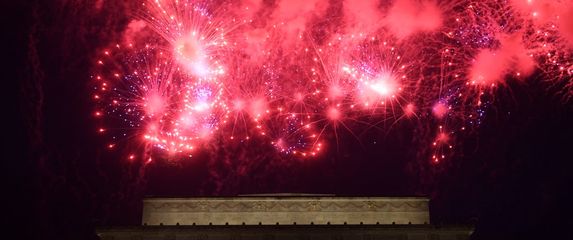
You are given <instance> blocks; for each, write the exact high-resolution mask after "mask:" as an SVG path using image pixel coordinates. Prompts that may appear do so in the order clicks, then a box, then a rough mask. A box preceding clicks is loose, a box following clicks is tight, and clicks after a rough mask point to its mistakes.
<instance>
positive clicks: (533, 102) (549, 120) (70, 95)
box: [2, 0, 573, 239]
mask: <svg viewBox="0 0 573 240" xmlns="http://www.w3.org/2000/svg"><path fill="white" fill-rule="evenodd" d="M14 2H15V1H14ZM14 2H10V3H2V5H7V6H6V7H5V6H2V9H5V11H6V13H5V14H2V23H3V24H5V25H7V27H6V28H4V31H5V33H6V34H3V36H5V37H8V39H5V40H6V43H7V44H3V47H4V52H5V53H8V55H7V56H5V60H6V61H5V63H6V62H7V64H8V65H4V67H6V69H5V70H4V71H5V72H6V70H7V73H8V75H4V76H5V77H4V79H3V81H4V82H5V83H6V84H7V85H5V86H8V88H5V90H7V94H4V96H6V100H4V101H5V103H6V105H7V106H8V111H7V113H5V114H3V115H4V118H5V119H6V118H9V119H8V123H5V125H4V128H5V132H8V133H10V136H11V137H9V138H7V137H4V138H5V139H7V141H8V144H7V145H5V147H7V149H6V150H4V152H6V153H8V154H7V156H5V157H4V158H3V162H4V164H5V166H6V167H5V168H3V169H4V171H6V174H5V175H6V177H7V180H5V182H6V183H7V185H8V188H7V190H6V191H4V196H6V197H8V198H9V199H10V204H11V205H8V206H9V207H7V208H8V211H9V213H11V214H13V218H12V219H13V220H12V221H11V224H14V225H17V226H18V227H16V228H13V229H14V230H23V231H24V232H23V234H24V236H25V237H27V238H38V239H94V238H95V234H94V228H95V227H96V226H108V225H137V224H138V223H139V220H140V215H139V214H140V211H141V199H142V197H143V196H149V195H154V196H210V195H219V196H221V195H223V196H224V195H236V194H247V193H272V192H303V193H333V194H338V195H352V196H366V195H374V196H406V195H408V196H409V195H422V196H429V197H431V198H432V204H431V211H432V222H433V223H435V224H475V226H476V232H475V234H474V236H473V237H474V238H475V239H494V238H502V239H523V238H537V239H543V238H546V237H545V236H548V235H549V236H558V235H560V234H569V235H568V236H569V237H570V238H573V236H572V235H571V233H568V231H567V229H568V228H569V229H570V227H573V219H572V218H571V216H573V204H571V203H572V202H573V195H572V194H573V191H572V190H571V189H573V187H571V186H572V184H573V173H572V171H573V156H572V154H571V152H572V150H573V103H572V102H567V101H563V100H562V99H561V98H560V97H558V96H557V94H556V90H555V89H553V90H552V89H549V90H548V88H547V86H545V85H543V84H540V83H537V82H536V81H530V82H528V83H519V84H510V86H508V88H510V89H511V92H508V91H504V90H499V98H498V99H497V101H496V104H495V105H494V106H492V107H491V108H490V109H489V110H488V112H487V114H486V118H485V119H484V122H483V124H482V126H481V127H480V128H479V131H478V132H477V133H476V134H473V135H471V136H468V137H467V138H465V139H463V140H462V143H461V145H460V146H462V147H460V149H458V152H459V153H458V154H457V155H456V157H455V158H454V159H452V160H450V161H448V163H446V164H443V165H440V166H432V165H429V164H425V163H424V162H425V161H423V160H416V159H415V158H416V150H413V149H412V145H411V140H409V139H411V138H412V135H414V134H416V132H414V131H389V132H382V133H381V132H372V133H367V134H366V135H364V136H362V137H361V139H362V142H361V143H359V142H358V141H356V140H353V139H352V137H349V136H344V138H343V139H344V140H343V141H344V142H343V143H342V144H339V147H338V148H337V149H336V150H335V151H332V152H331V153H330V154H327V155H326V156H324V157H322V158H319V159H317V160H313V161H294V162H286V163H285V162H284V161H277V160H273V159H268V158H265V157H260V156H259V155H258V154H257V152H250V153H249V154H250V155H249V156H252V160H251V162H250V163H249V165H248V168H247V170H246V171H247V172H245V173H238V170H237V168H238V167H241V166H243V165H241V163H240V162H233V161H232V160H231V161H230V162H224V163H222V162H219V161H218V160H217V158H214V159H211V158H210V157H212V156H213V153H208V152H199V153H197V154H196V156H194V158H192V159H191V160H188V161H183V162H180V163H178V164H173V163H168V162H165V161H158V162H156V163H154V164H152V165H150V166H148V167H146V168H145V169H143V170H142V169H141V167H140V166H139V165H137V164H131V163H127V162H126V161H124V160H122V159H123V156H124V155H123V153H121V152H109V151H106V150H105V147H104V146H105V145H104V144H105V139H103V138H102V137H101V136H99V135H97V134H96V132H95V131H94V130H95V129H96V126H95V122H94V120H93V118H92V115H91V113H92V102H91V100H90V99H89V97H88V96H89V85H88V84H87V82H88V81H89V73H90V67H91V62H92V59H93V54H94V53H93V49H96V48H98V47H102V45H104V44H105V43H107V41H108V40H109V39H112V38H113V37H114V36H115V35H114V34H115V32H117V31H118V29H105V28H103V27H102V26H117V25H119V26H121V25H122V21H125V19H121V18H119V19H111V18H107V17H106V16H109V14H113V11H112V10H106V9H104V10H102V12H101V13H99V14H89V10H87V9H85V6H83V5H82V1H71V0H70V1H57V2H49V1H38V2H34V3H32V2H20V1H18V2H17V3H14ZM116 7H117V8H124V7H125V6H122V5H121V4H118V5H117V6H116ZM112 21H116V22H112ZM123 24H124V23H123ZM534 77H535V76H534ZM403 124H406V125H407V124H409V123H407V122H406V123H403ZM404 129H407V127H404ZM12 133H13V135H12ZM374 140H376V144H373V142H374ZM257 146H258V145H257V142H253V143H250V144H248V145H247V146H243V147H242V149H258V147H257ZM237 149H241V148H232V147H230V148H229V149H226V150H225V151H231V152H233V151H241V150H237ZM259 151H265V149H264V147H263V149H259ZM261 155H264V154H261ZM232 156H234V155H232ZM257 156H259V157H257ZM209 159H210V160H209ZM11 206H13V207H11ZM8 216H10V215H8Z"/></svg>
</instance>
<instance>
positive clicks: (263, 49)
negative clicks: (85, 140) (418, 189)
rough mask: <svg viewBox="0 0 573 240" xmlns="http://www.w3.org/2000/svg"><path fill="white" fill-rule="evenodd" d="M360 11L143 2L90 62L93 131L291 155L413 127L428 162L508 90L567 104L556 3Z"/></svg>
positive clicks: (565, 15)
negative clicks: (523, 87) (515, 86)
mask: <svg viewBox="0 0 573 240" xmlns="http://www.w3.org/2000/svg"><path fill="white" fill-rule="evenodd" d="M372 2H373V1H372ZM372 2H369V1H357V2H355V1H342V0H339V1H325V0H312V1H301V0H297V1H286V0H285V1H279V2H278V3H277V4H271V3H267V2H265V1H262V2H259V1H252V0H251V1H249V0H245V1H241V2H236V1H209V0H182V1H181V0H179V1H176V0H155V1H143V2H142V4H141V5H139V8H138V9H135V11H136V12H137V13H138V14H135V15H134V16H133V19H132V21H131V22H130V23H129V24H128V26H127V28H126V30H125V34H124V37H123V43H121V44H113V45H112V46H111V47H109V48H107V49H104V50H102V54H101V57H100V58H99V59H97V60H96V62H95V67H94V69H95V71H94V74H93V79H94V83H95V84H94V88H95V91H94V96H93V98H94V100H95V101H96V102H97V109H96V110H95V113H94V115H95V116H96V117H97V118H100V119H102V121H101V122H102V127H100V128H99V129H98V132H100V133H101V134H105V135H109V136H110V137H111V140H112V142H111V143H109V148H114V147H115V146H116V144H118V143H120V142H127V143H133V144H135V145H143V146H145V149H150V148H152V149H155V150H157V151H146V153H145V154H152V153H150V152H163V153H165V154H170V155H171V156H177V155H178V154H183V155H184V154H188V153H191V152H193V151H195V150H196V149H197V148H201V147H202V146H205V145H207V143H209V142H210V141H212V139H214V138H215V137H214V136H222V138H218V139H225V140H224V141H228V142H243V141H249V140H250V139H252V138H259V139H263V140H265V141H266V142H268V144H269V146H272V147H274V148H275V149H276V150H277V151H278V152H280V153H283V154H286V155H295V156H298V157H300V158H305V157H312V156H317V155H320V154H321V153H322V152H325V151H327V149H329V145H332V144H333V142H334V141H336V142H337V141H339V139H338V136H339V134H338V131H341V130H343V129H344V131H349V132H350V133H352V135H355V136H356V134H355V133H354V132H355V131H356V130H358V129H359V127H356V126H359V125H362V126H366V129H368V130H369V131H374V130H371V129H385V128H391V127H392V125H393V124H394V123H396V122H398V121H403V120H411V119H416V122H417V124H419V125H423V126H424V128H428V126H429V127H430V128H432V129H435V131H431V132H433V133H432V134H431V136H427V137H428V139H429V140H428V142H430V144H428V145H429V146H426V148H427V149H430V151H428V152H430V154H429V155H428V159H430V161H431V162H433V163H439V162H441V161H444V160H445V159H447V157H448V156H449V155H450V154H451V153H452V152H453V149H454V148H455V145H456V139H457V137H456V134H457V133H458V132H460V131H465V130H466V129H470V128H476V127H479V124H480V122H481V119H482V118H483V117H484V114H485V109H486V108H487V107H488V106H490V105H491V104H492V103H493V99H495V98H494V97H493V96H492V95H493V94H494V92H495V91H492V90H493V89H497V88H507V87H508V84H506V83H507V82H508V81H516V80H518V81H544V82H550V84H548V85H549V86H550V87H555V86H558V87H560V88H561V89H562V90H561V91H559V92H560V93H561V94H562V95H563V96H565V98H566V99H569V98H571V96H573V80H572V76H573V61H572V60H571V59H572V56H573V50H572V46H573V37H572V36H573V31H572V28H571V21H570V19H569V18H570V16H571V14H570V13H571V12H572V11H573V2H572V1H570V0H558V1H549V0H548V1H542V0H538V1H537V0H536V1H531V0H527V1H526V0H512V1H502V0H487V1H470V0H468V1H465V0H454V1H438V0H423V1H414V0H397V1H393V2H392V3H391V4H373V3H372ZM119 41H120V40H118V42H119ZM529 76H539V77H536V78H528V77H529ZM387 122H388V123H392V124H386V123H387ZM130 152H131V151H130ZM129 158H136V156H135V155H132V153H130V155H129ZM142 159H149V156H143V158H142Z"/></svg>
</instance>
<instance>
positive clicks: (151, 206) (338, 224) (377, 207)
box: [98, 194, 472, 240]
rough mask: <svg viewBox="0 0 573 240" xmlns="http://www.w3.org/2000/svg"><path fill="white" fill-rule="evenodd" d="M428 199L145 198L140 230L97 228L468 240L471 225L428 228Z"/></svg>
mask: <svg viewBox="0 0 573 240" xmlns="http://www.w3.org/2000/svg"><path fill="white" fill-rule="evenodd" d="M428 204H429V199H428V198H422V197H399V198H397V197H339V196H334V195H307V194H272V195H244V196H237V197H208V198H207V197H200V198H147V199H144V202H143V214H142V224H141V226H131V227H111V228H100V229H98V236H99V237H100V238H101V239H102V240H124V239H125V240H128V239H129V240H134V239H137V240H147V239H197V240H199V239H341V240H342V239H400V240H402V239H403V240H406V239H455V240H461V239H468V238H469V236H470V234H471V232H472V228H471V227H470V226H440V227H438V226H434V225H431V224H430V212H429V206H428Z"/></svg>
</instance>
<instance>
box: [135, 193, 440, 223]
mask: <svg viewBox="0 0 573 240" xmlns="http://www.w3.org/2000/svg"><path fill="white" fill-rule="evenodd" d="M428 201H429V200H428V199H427V198H386V197H330V196H328V197H324V196H319V197H296V196H291V197H276V196H273V197H270V196H269V197H265V196H251V197H232V198H155V199H146V200H144V204H143V217H142V224H143V225H159V224H163V225H177V224H179V225H210V224H211V225H243V224H246V225H259V224H262V225H276V224H279V225H293V224H298V225H310V224H315V225H326V224H344V223H346V224H361V223H362V224H392V223H394V224H408V223H410V224H427V223H429V222H430V214H429V209H428Z"/></svg>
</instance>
